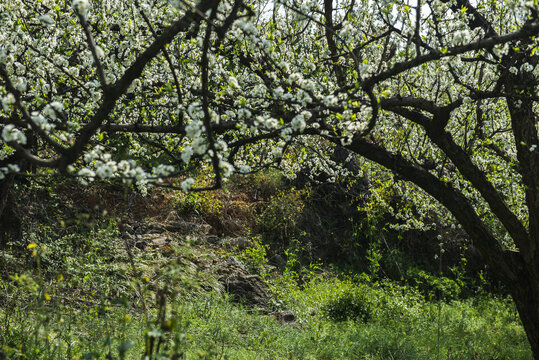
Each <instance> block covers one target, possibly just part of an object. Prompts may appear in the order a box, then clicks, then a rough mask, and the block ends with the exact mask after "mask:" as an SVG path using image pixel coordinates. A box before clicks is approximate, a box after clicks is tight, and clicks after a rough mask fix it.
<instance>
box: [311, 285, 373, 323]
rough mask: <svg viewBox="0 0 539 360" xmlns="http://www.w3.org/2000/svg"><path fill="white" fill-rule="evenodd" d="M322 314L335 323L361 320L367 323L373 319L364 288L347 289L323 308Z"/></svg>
mask: <svg viewBox="0 0 539 360" xmlns="http://www.w3.org/2000/svg"><path fill="white" fill-rule="evenodd" d="M321 310H322V313H324V314H325V315H326V316H327V317H328V318H329V319H331V320H333V321H345V320H359V321H362V322H367V321H368V320H369V319H370V318H371V310H370V304H369V300H368V296H367V293H366V291H365V290H364V289H363V288H362V287H353V288H348V289H345V290H344V291H343V292H341V293H338V294H336V297H335V298H333V299H330V300H329V301H328V302H326V303H325V304H324V306H322V309H321Z"/></svg>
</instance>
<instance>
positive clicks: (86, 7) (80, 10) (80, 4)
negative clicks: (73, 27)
mask: <svg viewBox="0 0 539 360" xmlns="http://www.w3.org/2000/svg"><path fill="white" fill-rule="evenodd" d="M71 6H72V7H73V10H75V12H76V13H77V14H78V15H80V16H81V17H82V18H83V19H85V20H87V18H88V12H89V11H90V3H89V1H88V0H73V2H72V3H71Z"/></svg>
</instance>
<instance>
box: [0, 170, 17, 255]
mask: <svg viewBox="0 0 539 360" xmlns="http://www.w3.org/2000/svg"><path fill="white" fill-rule="evenodd" d="M13 184H14V182H13V177H12V176H8V177H6V178H5V179H3V180H0V248H3V247H5V246H6V244H7V243H8V242H9V241H13V240H19V239H20V238H21V219H20V217H19V214H18V212H17V201H16V198H15V193H14V189H13Z"/></svg>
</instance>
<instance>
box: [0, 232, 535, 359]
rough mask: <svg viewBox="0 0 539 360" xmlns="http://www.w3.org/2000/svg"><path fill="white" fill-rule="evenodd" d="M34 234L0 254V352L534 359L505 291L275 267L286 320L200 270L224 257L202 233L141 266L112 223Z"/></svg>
mask: <svg viewBox="0 0 539 360" xmlns="http://www.w3.org/2000/svg"><path fill="white" fill-rule="evenodd" d="M29 241H32V242H35V243H36V244H37V245H38V246H36V247H35V248H34V249H29V250H24V251H23V252H22V253H20V252H15V251H11V250H5V251H2V252H1V253H0V261H3V263H4V267H3V269H4V270H3V275H2V276H3V277H2V278H1V279H0V359H122V358H125V359H141V358H143V354H144V353H145V352H146V353H148V354H150V353H151V356H150V355H148V359H150V358H151V359H268V360H269V359H320V360H323V359H425V360H427V359H429V360H431V359H436V358H437V357H438V355H439V358H440V359H485V360H491V359H497V360H501V359H507V360H518V359H523V360H524V359H531V358H532V357H531V352H530V349H529V345H528V343H527V340H526V336H525V333H524V331H523V329H522V326H521V324H520V321H519V319H518V316H517V313H516V311H515V309H514V306H513V304H512V302H511V300H510V299H507V298H503V297H494V296H492V295H487V294H485V295H482V296H478V297H475V298H470V299H467V300H453V301H447V302H441V303H438V302H436V301H434V302H432V301H427V300H425V296H424V295H422V294H421V293H420V292H419V291H416V290H414V289H413V288H412V287H410V286H402V285H399V284H397V283H394V282H389V281H379V282H370V281H368V280H367V279H368V278H367V277H365V278H364V279H363V280H357V279H355V280H352V279H339V278H338V277H337V276H335V275H332V274H331V273H319V274H318V275H315V274H314V272H306V274H308V275H307V276H306V277H305V276H303V277H302V281H303V282H302V285H301V286H300V285H298V283H297V281H296V280H297V279H298V277H297V276H293V275H294V274H291V273H290V271H289V272H286V271H285V272H284V273H282V274H280V273H277V272H275V271H274V272H272V273H266V279H267V281H268V283H269V285H270V288H271V289H272V292H273V299H272V301H271V309H270V310H272V311H274V310H275V311H278V310H280V309H290V310H292V311H293V312H294V313H295V315H296V322H295V323H292V324H283V323H280V322H278V321H276V320H275V319H274V318H273V317H271V316H269V315H267V314H263V313H260V312H258V311H255V310H253V309H252V308H248V307H243V306H241V305H238V304H237V303H236V302H233V301H232V299H230V298H229V297H228V296H227V295H226V294H224V293H223V292H222V291H221V288H220V287H219V285H218V282H217V278H218V276H219V275H218V274H216V273H214V272H213V271H212V270H211V268H210V269H209V270H201V269H199V268H197V267H196V266H195V265H194V263H195V262H201V261H208V262H211V261H212V260H214V259H218V258H219V257H220V256H224V255H226V254H222V253H220V252H218V251H216V250H214V249H212V248H210V247H209V245H205V244H204V243H203V242H202V241H200V240H198V239H196V238H177V239H176V240H175V242H174V243H173V244H172V246H171V249H169V250H168V252H167V253H164V252H162V251H140V250H133V260H134V263H135V264H136V266H135V268H134V269H133V268H132V267H131V266H130V263H129V257H128V255H127V252H126V250H125V248H124V245H123V242H122V241H121V240H119V238H118V232H117V230H116V227H115V224H114V223H106V222H104V223H101V224H97V225H96V226H95V227H94V228H92V229H89V230H87V231H86V230H85V231H82V232H80V233H78V234H69V235H63V236H59V237H54V236H52V235H50V232H47V233H45V232H43V233H41V234H38V235H35V236H34V237H32V239H29ZM29 241H28V242H29ZM41 246H45V248H44V249H42V248H41ZM24 247H26V245H25V246H24ZM33 251H36V254H35V256H32V255H33V254H32V252H33ZM249 256H251V257H252V254H250V253H248V254H246V255H245V258H247V259H250V258H251V257H249ZM259 257H262V258H263V257H264V256H262V255H260V256H259V255H257V257H256V267H255V268H262V267H263V265H261V261H259V260H260V259H259ZM240 258H241V257H240ZM262 262H263V261H262ZM10 269H11V270H10ZM59 275H61V276H59ZM358 314H359V315H360V316H358ZM158 344H159V350H157V347H158ZM150 350H151V351H150ZM157 353H159V355H157Z"/></svg>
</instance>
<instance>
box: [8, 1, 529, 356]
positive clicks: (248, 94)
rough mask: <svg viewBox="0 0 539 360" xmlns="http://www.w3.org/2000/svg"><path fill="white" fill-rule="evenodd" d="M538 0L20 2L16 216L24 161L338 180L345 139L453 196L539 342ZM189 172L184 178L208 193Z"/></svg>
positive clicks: (43, 172) (422, 192)
mask: <svg viewBox="0 0 539 360" xmlns="http://www.w3.org/2000/svg"><path fill="white" fill-rule="evenodd" d="M538 11H539V9H538V7H537V2H536V1H530V2H525V3H524V2H521V1H515V0H504V1H499V2H493V1H483V0H478V1H475V2H473V5H472V3H470V2H469V1H468V0H416V1H413V2H411V1H405V0H394V1H391V0H386V1H372V0H314V1H295V0H278V1H269V0H268V1H265V0H199V1H196V2H193V1H191V0H175V1H169V2H167V1H164V0H131V1H120V0H94V1H90V0H74V1H72V2H67V1H61V0H41V1H35V2H28V1H23V0H4V1H2V2H1V3H0V30H1V31H0V98H1V108H0V133H1V139H0V140H1V142H0V146H1V148H0V195H1V197H0V217H2V216H4V217H6V216H8V215H9V203H10V201H13V197H12V196H10V195H9V194H10V193H11V192H12V185H13V183H14V181H16V180H17V179H18V178H20V177H24V176H26V177H30V178H31V177H36V176H51V175H54V176H62V177H78V178H80V179H82V180H83V181H91V180H92V179H95V178H102V179H114V178H118V179H122V180H123V181H127V182H131V183H134V184H136V186H138V187H139V188H140V189H142V190H143V189H144V188H145V186H146V185H147V184H149V183H156V182H158V181H159V179H162V178H164V177H170V178H178V177H179V176H181V175H186V174H188V173H189V171H190V170H191V169H193V168H195V167H198V166H200V165H201V164H202V163H207V164H208V165H209V166H210V167H211V168H212V169H213V173H214V185H213V186H211V187H210V188H217V187H220V186H221V185H222V183H223V181H225V180H226V178H227V177H228V176H230V174H232V173H233V172H244V173H248V172H255V171H258V170H260V169H262V168H265V167H270V166H277V167H281V168H283V169H284V170H285V171H286V172H288V173H289V174H290V175H292V176H293V175H294V174H295V173H296V172H297V170H298V169H299V167H302V166H310V167H312V171H313V173H316V172H320V171H324V172H326V173H328V174H329V178H330V179H332V178H335V177H338V176H339V175H340V174H343V173H345V172H346V170H345V169H343V167H341V166H339V164H336V163H335V162H334V161H332V160H331V159H330V158H329V157H328V156H327V155H326V154H328V152H329V151H331V149H332V147H334V146H339V147H343V148H345V149H347V150H348V151H349V152H350V154H352V155H351V156H360V157H361V158H362V159H366V161H365V163H364V166H365V167H369V166H374V165H372V164H379V165H381V166H383V167H384V168H387V169H389V170H390V171H391V172H392V173H394V174H395V175H396V176H398V179H400V180H403V181H399V182H398V186H399V188H398V189H397V191H400V192H401V193H402V195H403V196H405V197H407V198H408V199H409V200H410V201H415V202H416V203H418V205H419V206H421V207H423V208H425V207H431V208H433V207H434V206H437V205H435V204H441V205H443V207H445V208H446V209H447V210H449V212H450V213H451V214H452V217H453V219H454V220H456V221H457V222H458V223H459V224H460V226H462V228H463V229H464V230H465V231H466V232H467V233H468V235H469V236H470V238H471V239H472V241H473V242H474V244H475V246H476V247H477V248H478V249H479V251H480V252H481V253H482V255H483V257H484V258H485V260H486V262H487V263H488V264H489V265H490V266H491V267H492V269H493V271H495V272H496V274H497V275H498V277H499V278H500V279H502V281H503V282H504V283H505V284H506V285H507V287H508V288H509V290H510V292H511V294H512V296H513V299H514V300H515V304H516V307H517V309H518V311H519V314H520V317H521V319H522V323H523V325H524V328H525V330H526V333H527V335H528V338H529V340H530V344H531V347H532V350H533V353H534V356H535V358H536V359H539V149H538V148H537V146H538V144H539V141H538V116H537V111H538V103H537V101H538V100H539V98H538V96H537V79H538V76H539V67H538V66H537V64H538V60H539V57H538V55H539V54H536V52H537V48H538V46H539V42H538V40H537V39H538V38H537V36H538V35H539V17H538V13H537V12H538ZM167 184H174V183H173V182H169V183H167ZM192 185H193V180H192V179H189V178H188V179H187V180H184V181H183V182H181V184H177V186H178V187H180V188H182V189H184V190H189V189H191V190H203V189H192ZM168 186H174V185H168ZM400 216H402V217H404V218H406V217H408V220H409V221H413V220H414V219H413V218H412V217H410V216H408V215H407V214H400ZM416 221H417V219H416Z"/></svg>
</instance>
